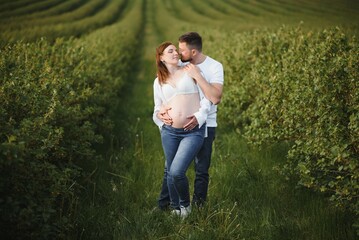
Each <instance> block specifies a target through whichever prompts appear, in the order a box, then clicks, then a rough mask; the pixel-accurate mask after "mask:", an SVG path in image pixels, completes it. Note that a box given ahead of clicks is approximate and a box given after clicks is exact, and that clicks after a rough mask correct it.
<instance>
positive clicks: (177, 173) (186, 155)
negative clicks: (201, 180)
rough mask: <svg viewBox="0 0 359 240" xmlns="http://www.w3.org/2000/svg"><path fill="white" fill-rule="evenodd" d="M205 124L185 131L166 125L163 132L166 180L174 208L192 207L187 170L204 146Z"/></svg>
mask: <svg viewBox="0 0 359 240" xmlns="http://www.w3.org/2000/svg"><path fill="white" fill-rule="evenodd" d="M205 128H206V126H205V124H204V125H203V126H202V127H201V128H198V127H196V128H194V129H193V130H190V131H185V130H184V129H183V128H174V127H172V126H167V125H164V126H163V127H162V130H161V140H162V147H163V150H164V153H165V158H166V169H167V170H166V172H165V175H166V177H167V178H166V180H167V187H168V192H169V196H170V205H171V207H172V208H175V209H179V207H180V206H184V207H187V206H188V205H190V194H189V184H188V179H187V176H186V172H187V169H188V167H189V165H190V164H191V162H192V160H193V159H194V157H195V156H196V154H197V153H198V151H199V150H200V148H201V147H202V144H203V139H204V133H205Z"/></svg>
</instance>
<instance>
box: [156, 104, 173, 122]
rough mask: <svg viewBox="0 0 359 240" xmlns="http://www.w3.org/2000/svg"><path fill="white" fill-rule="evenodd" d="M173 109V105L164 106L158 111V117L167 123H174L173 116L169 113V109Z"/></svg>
mask: <svg viewBox="0 0 359 240" xmlns="http://www.w3.org/2000/svg"><path fill="white" fill-rule="evenodd" d="M171 109H172V108H171V107H167V106H162V107H161V109H160V111H159V112H158V113H157V117H158V118H159V119H160V120H161V121H162V122H163V123H164V124H166V125H172V123H173V121H172V118H171V117H170V116H169V115H168V111H169V110H171Z"/></svg>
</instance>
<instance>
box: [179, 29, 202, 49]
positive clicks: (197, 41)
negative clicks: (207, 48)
mask: <svg viewBox="0 0 359 240" xmlns="http://www.w3.org/2000/svg"><path fill="white" fill-rule="evenodd" d="M178 41H179V42H185V43H186V44H187V45H188V47H189V48H190V49H193V48H194V49H197V50H198V51H199V52H202V37H201V36H200V35H199V34H198V33H197V32H187V33H185V34H183V35H182V36H180V37H179V38H178Z"/></svg>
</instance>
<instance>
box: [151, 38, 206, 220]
mask: <svg viewBox="0 0 359 240" xmlns="http://www.w3.org/2000/svg"><path fill="white" fill-rule="evenodd" d="M178 60H179V54H178V52H177V49H176V47H175V45H173V44H172V43H171V42H164V43H162V44H161V45H160V46H158V47H157V48H156V66H157V78H156V79H155V81H154V85H153V90H154V103H155V106H154V113H153V120H154V122H155V123H156V124H157V125H158V126H159V127H160V129H161V140H162V146H163V150H164V154H165V158H166V173H165V175H166V176H167V185H168V189H169V193H170V198H171V207H172V208H173V211H172V212H173V213H175V214H177V215H179V216H181V217H182V218H185V217H187V216H188V214H189V213H190V212H191V207H190V194H189V184H188V179H187V176H186V171H187V169H188V167H189V165H190V164H191V162H192V160H193V159H194V157H195V156H196V154H197V152H198V151H199V149H200V148H201V146H202V143H203V140H204V137H205V135H206V119H207V114H208V112H209V110H210V107H211V102H210V101H209V100H207V99H206V98H205V97H204V95H203V93H202V92H201V90H200V88H199V87H198V86H197V84H196V82H195V81H194V80H193V79H192V78H191V77H189V76H188V74H187V73H186V71H185V70H184V69H183V68H182V67H180V66H178ZM164 106H166V108H167V109H169V110H168V115H169V116H170V117H171V119H172V123H171V125H167V124H164V123H163V122H162V121H161V120H160V118H159V116H158V114H160V109H161V107H164ZM193 117H195V119H196V120H197V121H194V124H193V125H192V126H186V128H184V126H185V125H186V124H187V123H188V122H189V121H190V119H192V118H193Z"/></svg>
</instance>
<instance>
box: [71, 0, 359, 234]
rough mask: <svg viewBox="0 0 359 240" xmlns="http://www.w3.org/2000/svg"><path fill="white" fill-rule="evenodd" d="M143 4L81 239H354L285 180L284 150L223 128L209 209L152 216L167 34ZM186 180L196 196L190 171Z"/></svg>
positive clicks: (337, 215) (159, 167) (159, 170)
mask: <svg viewBox="0 0 359 240" xmlns="http://www.w3.org/2000/svg"><path fill="white" fill-rule="evenodd" d="M142 3H143V17H144V24H143V30H142V38H141V44H140V47H139V49H138V58H137V59H136V62H135V65H134V68H133V72H132V73H131V74H130V76H129V78H128V79H127V81H128V83H127V87H126V89H125V91H124V93H123V95H122V96H123V97H122V98H121V99H122V101H121V102H119V103H117V104H118V105H116V106H114V109H115V112H114V113H113V120H114V121H115V126H116V127H115V130H114V134H113V136H112V138H111V141H110V143H109V144H108V148H107V149H106V150H105V161H99V162H98V165H97V166H94V169H95V171H94V174H93V175H92V176H91V179H90V180H89V183H88V184H89V186H90V187H89V189H91V191H88V196H87V197H86V198H85V201H84V203H82V204H81V206H80V208H81V209H80V212H81V214H82V215H81V216H80V219H82V222H81V223H80V224H79V226H80V228H81V229H82V231H81V232H80V233H79V234H78V236H77V239H196V240H197V239H307V240H310V239H313V240H314V239H315V240H319V239H326V240H330V239H333V240H334V239H355V237H354V235H353V230H352V228H351V226H350V225H349V224H350V221H348V219H346V215H345V213H342V212H338V211H335V210H334V209H331V208H329V207H328V204H327V203H326V202H324V201H323V200H322V199H321V198H320V197H319V196H316V195H313V194H312V193H311V192H308V191H306V190H303V189H296V188H295V187H294V184H293V183H290V182H286V181H285V180H284V179H283V177H281V176H280V174H279V172H278V171H277V168H276V166H277V165H278V164H280V163H283V161H284V160H285V150H286V146H276V147H274V148H272V149H268V150H262V151H259V150H258V149H253V148H250V147H249V146H247V145H246V144H245V142H244V141H243V140H242V139H241V138H240V137H239V136H238V135H237V134H236V133H235V132H233V131H232V130H231V129H224V128H221V127H219V128H218V131H217V138H216V141H215V145H214V153H213V158H212V159H213V160H212V167H211V172H210V174H211V182H210V189H209V201H208V204H207V205H206V206H205V207H204V208H203V209H201V210H198V209H194V211H193V213H192V214H191V215H190V217H189V218H188V219H186V220H184V221H181V220H179V219H177V218H174V217H173V216H170V214H169V213H167V212H153V211H152V209H153V208H154V207H155V206H156V200H157V197H158V194H159V190H160V186H161V178H162V176H163V165H164V158H163V152H162V147H161V142H160V135H159V131H158V129H157V127H156V126H155V125H154V123H153V122H152V110H153V99H152V83H153V80H154V78H155V62H154V60H155V47H156V46H157V45H158V44H159V43H160V42H162V41H164V40H167V39H165V37H166V36H167V35H165V34H166V33H164V32H162V30H161V29H163V28H161V27H159V25H160V24H161V23H159V22H157V21H158V20H156V19H157V18H156V11H155V10H156V6H155V5H153V4H152V2H151V3H149V2H148V1H142ZM156 3H158V1H156ZM162 24H163V23H162ZM178 34H180V33H178ZM219 114H220V113H219ZM188 177H189V179H190V183H191V185H190V187H191V192H192V185H193V184H192V183H193V177H194V171H193V169H192V168H190V169H189V171H188ZM328 210H329V211H328Z"/></svg>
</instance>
